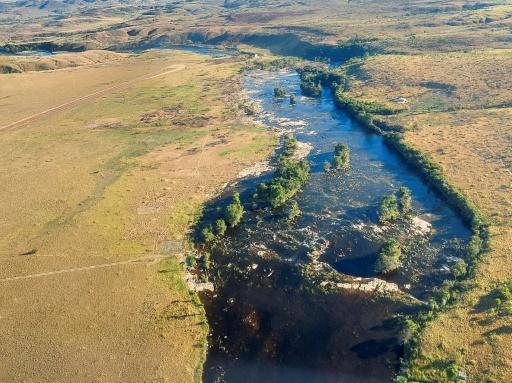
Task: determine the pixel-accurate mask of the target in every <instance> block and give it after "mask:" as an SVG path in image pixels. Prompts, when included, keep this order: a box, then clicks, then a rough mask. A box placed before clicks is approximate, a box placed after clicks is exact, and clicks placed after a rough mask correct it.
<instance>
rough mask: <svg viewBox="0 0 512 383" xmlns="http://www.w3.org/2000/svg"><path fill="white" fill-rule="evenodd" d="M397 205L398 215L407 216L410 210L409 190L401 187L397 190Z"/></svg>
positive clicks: (410, 196)
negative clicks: (398, 208)
mask: <svg viewBox="0 0 512 383" xmlns="http://www.w3.org/2000/svg"><path fill="white" fill-rule="evenodd" d="M398 204H399V206H400V213H402V214H408V213H410V212H411V210H412V193H411V189H409V188H406V187H401V188H400V189H399V190H398Z"/></svg>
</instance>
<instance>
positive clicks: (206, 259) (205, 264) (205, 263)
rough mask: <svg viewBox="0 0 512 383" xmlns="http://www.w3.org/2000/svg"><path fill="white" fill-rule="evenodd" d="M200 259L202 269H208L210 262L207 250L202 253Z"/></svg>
mask: <svg viewBox="0 0 512 383" xmlns="http://www.w3.org/2000/svg"><path fill="white" fill-rule="evenodd" d="M202 261H203V267H204V269H205V270H208V269H209V268H210V266H211V264H212V261H211V254H210V253H208V252H205V253H203V257H202Z"/></svg>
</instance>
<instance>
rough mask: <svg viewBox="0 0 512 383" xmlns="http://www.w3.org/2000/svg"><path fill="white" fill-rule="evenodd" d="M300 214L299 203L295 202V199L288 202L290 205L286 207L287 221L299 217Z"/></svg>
mask: <svg viewBox="0 0 512 383" xmlns="http://www.w3.org/2000/svg"><path fill="white" fill-rule="evenodd" d="M301 214H302V212H301V211H300V207H299V204H298V203H297V201H292V203H291V204H290V207H289V208H288V213H287V219H288V221H293V220H294V219H295V218H297V217H300V215H301Z"/></svg>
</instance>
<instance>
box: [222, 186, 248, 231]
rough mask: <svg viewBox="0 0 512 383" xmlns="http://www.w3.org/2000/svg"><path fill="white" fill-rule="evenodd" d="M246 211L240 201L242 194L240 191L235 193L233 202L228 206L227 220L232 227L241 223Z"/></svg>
mask: <svg viewBox="0 0 512 383" xmlns="http://www.w3.org/2000/svg"><path fill="white" fill-rule="evenodd" d="M244 212H245V210H244V207H243V205H242V203H241V202H240V194H239V193H238V192H235V193H233V198H232V200H231V203H230V204H229V205H228V206H227V207H226V222H227V223H228V225H229V226H231V227H235V226H237V225H238V224H239V223H240V221H241V219H242V217H243V215H244Z"/></svg>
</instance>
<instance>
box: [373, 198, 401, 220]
mask: <svg viewBox="0 0 512 383" xmlns="http://www.w3.org/2000/svg"><path fill="white" fill-rule="evenodd" d="M378 215H379V222H380V223H381V224H383V223H387V222H390V221H394V220H395V219H397V218H398V217H399V216H400V209H399V206H398V199H397V198H396V196H395V195H388V196H385V197H384V198H382V200H381V202H380V205H379V212H378Z"/></svg>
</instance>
